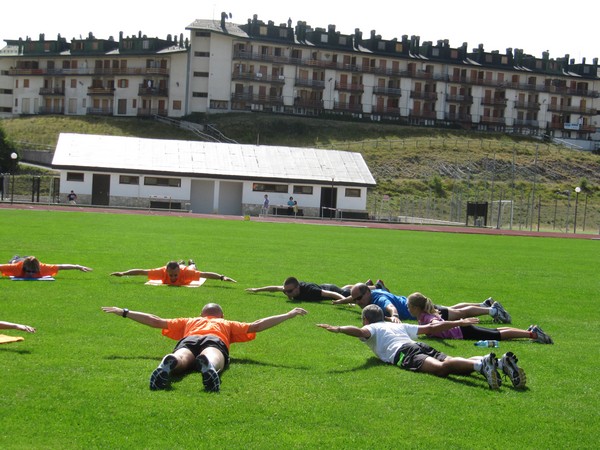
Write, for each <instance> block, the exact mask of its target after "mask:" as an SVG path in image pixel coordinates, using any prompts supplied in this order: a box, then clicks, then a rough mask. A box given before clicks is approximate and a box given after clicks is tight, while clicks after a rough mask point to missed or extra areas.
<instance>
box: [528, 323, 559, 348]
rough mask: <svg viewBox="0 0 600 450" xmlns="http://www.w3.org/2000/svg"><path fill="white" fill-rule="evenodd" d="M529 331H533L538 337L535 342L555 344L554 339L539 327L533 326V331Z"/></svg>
mask: <svg viewBox="0 0 600 450" xmlns="http://www.w3.org/2000/svg"><path fill="white" fill-rule="evenodd" d="M528 331H531V332H532V333H535V334H536V336H537V337H536V338H535V339H534V341H535V342H539V343H540V344H554V341H553V340H552V338H551V337H550V336H548V335H547V334H546V333H544V330H542V329H541V328H540V327H538V326H537V325H533V327H532V328H531V330H528Z"/></svg>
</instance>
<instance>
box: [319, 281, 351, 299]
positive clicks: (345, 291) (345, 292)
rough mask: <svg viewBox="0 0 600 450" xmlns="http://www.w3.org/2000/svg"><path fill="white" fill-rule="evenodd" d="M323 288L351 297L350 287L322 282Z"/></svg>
mask: <svg viewBox="0 0 600 450" xmlns="http://www.w3.org/2000/svg"><path fill="white" fill-rule="evenodd" d="M320 287H321V289H324V290H326V291H331V292H335V293H337V294H341V295H343V296H344V297H350V295H351V294H350V289H342V288H341V287H339V286H337V285H335V284H322V285H320Z"/></svg>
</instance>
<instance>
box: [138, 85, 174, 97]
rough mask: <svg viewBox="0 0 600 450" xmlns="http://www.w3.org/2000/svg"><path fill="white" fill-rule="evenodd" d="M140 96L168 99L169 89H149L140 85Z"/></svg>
mask: <svg viewBox="0 0 600 450" xmlns="http://www.w3.org/2000/svg"><path fill="white" fill-rule="evenodd" d="M138 95H144V96H153V97H168V96H169V89H167V88H158V87H148V86H146V85H144V84H140V85H139V89H138Z"/></svg>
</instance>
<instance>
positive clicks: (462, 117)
mask: <svg viewBox="0 0 600 450" xmlns="http://www.w3.org/2000/svg"><path fill="white" fill-rule="evenodd" d="M444 119H445V120H452V121H454V122H472V121H473V116H471V114H463V113H445V114H444Z"/></svg>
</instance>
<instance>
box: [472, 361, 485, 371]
mask: <svg viewBox="0 0 600 450" xmlns="http://www.w3.org/2000/svg"><path fill="white" fill-rule="evenodd" d="M481 366H483V364H482V363H481V361H475V365H474V366H473V370H474V371H476V372H481Z"/></svg>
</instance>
